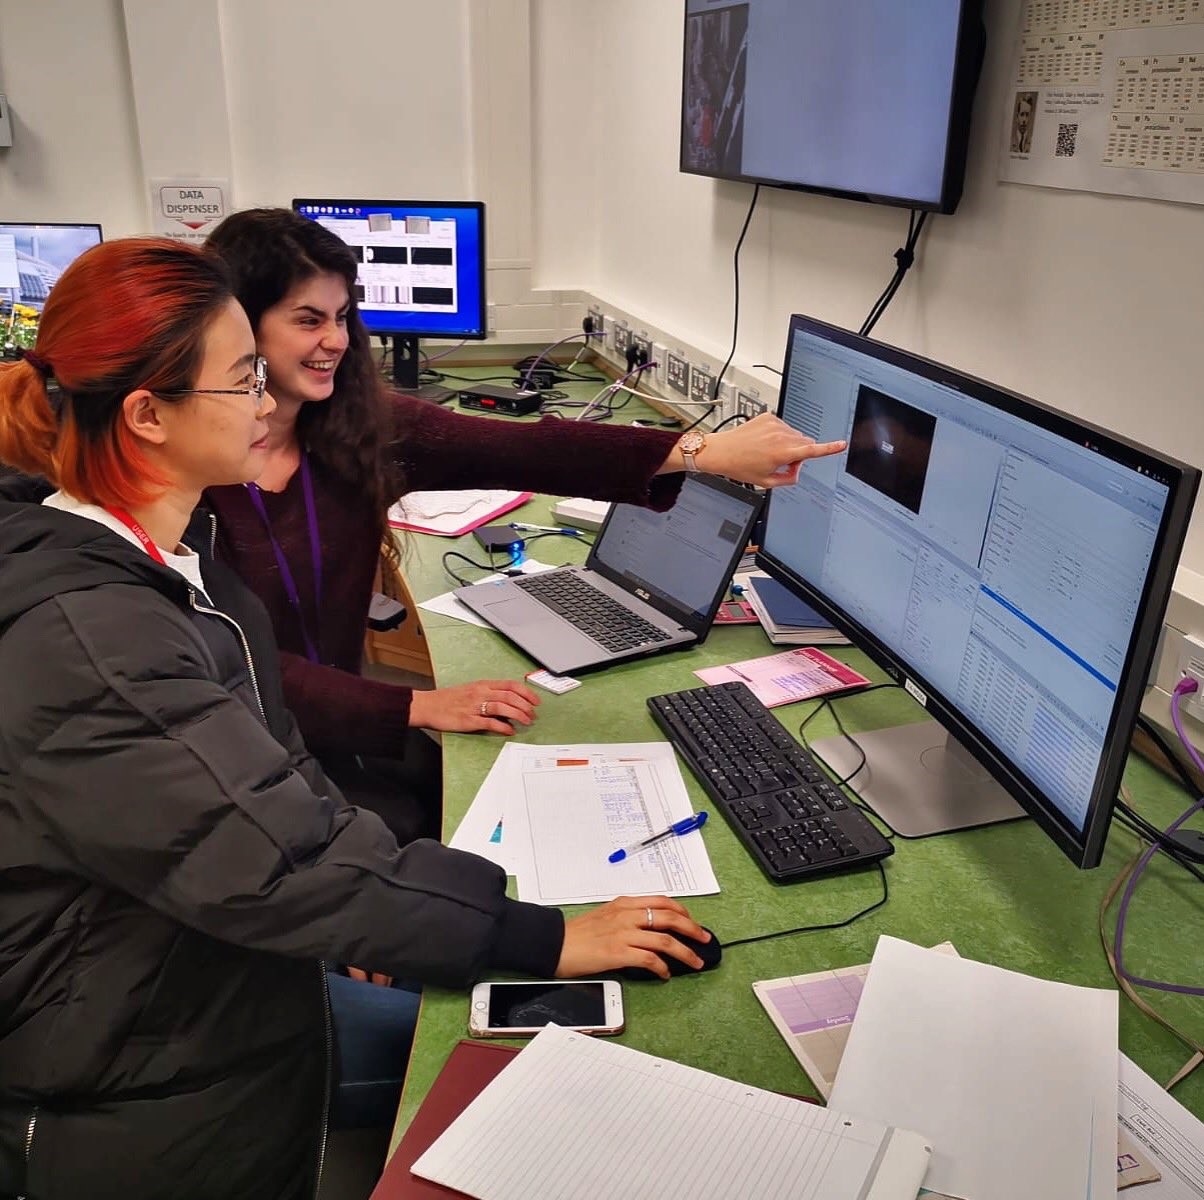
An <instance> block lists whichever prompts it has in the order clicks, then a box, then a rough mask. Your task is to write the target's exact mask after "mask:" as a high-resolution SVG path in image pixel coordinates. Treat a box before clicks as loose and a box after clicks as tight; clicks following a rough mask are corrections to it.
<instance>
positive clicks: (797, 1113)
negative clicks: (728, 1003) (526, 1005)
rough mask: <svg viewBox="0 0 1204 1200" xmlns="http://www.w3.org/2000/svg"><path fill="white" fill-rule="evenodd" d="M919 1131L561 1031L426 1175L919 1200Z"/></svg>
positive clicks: (501, 1183) (483, 1184) (495, 1094)
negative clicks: (860, 1117) (900, 1128)
mask: <svg viewBox="0 0 1204 1200" xmlns="http://www.w3.org/2000/svg"><path fill="white" fill-rule="evenodd" d="M929 1156H930V1150H929V1147H928V1146H927V1144H926V1143H925V1141H924V1139H923V1138H921V1137H920V1136H919V1135H918V1134H914V1133H907V1132H905V1131H902V1130H897V1129H891V1128H890V1127H888V1126H885V1125H881V1124H878V1123H877V1122H874V1121H863V1120H860V1119H858V1118H853V1117H847V1116H844V1115H843V1114H841V1113H837V1112H834V1111H832V1110H831V1109H826V1108H820V1107H819V1106H817V1105H813V1104H805V1103H802V1102H800V1101H798V1100H791V1099H789V1098H788V1097H785V1096H779V1095H776V1094H775V1093H773V1092H766V1091H762V1090H761V1089H760V1088H753V1087H748V1086H746V1085H745V1084H741V1083H736V1082H734V1081H733V1080H730V1079H723V1078H721V1077H720V1076H718V1075H711V1074H708V1073H707V1072H705V1071H699V1070H696V1069H695V1068H693V1067H685V1066H682V1065H680V1064H679V1063H673V1062H669V1061H668V1060H667V1059H662V1058H654V1057H652V1056H651V1055H648V1054H641V1053H640V1052H639V1051H638V1050H631V1049H628V1048H627V1047H626V1046H620V1045H617V1044H615V1043H608V1042H603V1041H598V1040H596V1039H594V1038H590V1037H587V1036H586V1035H584V1034H579V1033H573V1032H570V1031H569V1030H565V1029H561V1028H559V1027H558V1026H554V1025H550V1026H548V1027H547V1028H546V1029H544V1030H542V1031H541V1032H540V1033H539V1035H538V1036H537V1037H536V1038H535V1039H534V1040H533V1041H532V1042H531V1043H530V1045H528V1046H527V1047H526V1048H525V1049H524V1050H523V1051H522V1053H521V1054H519V1055H518V1056H517V1057H516V1058H515V1059H514V1061H513V1062H511V1063H510V1064H509V1065H508V1066H507V1067H506V1069H505V1070H504V1071H502V1073H501V1074H500V1075H499V1076H498V1077H497V1078H496V1079H494V1080H493V1081H492V1082H491V1083H490V1084H489V1085H488V1087H486V1088H485V1089H484V1090H483V1091H482V1092H481V1094H480V1095H479V1096H478V1097H477V1098H476V1099H475V1100H474V1101H473V1102H472V1103H471V1104H470V1105H469V1106H468V1107H467V1108H466V1109H465V1110H464V1112H463V1113H461V1114H460V1116H459V1117H458V1118H457V1119H456V1120H455V1121H454V1122H453V1123H452V1125H451V1126H449V1128H448V1129H447V1130H446V1132H445V1133H444V1134H443V1136H442V1137H440V1138H439V1139H438V1140H437V1141H436V1142H435V1143H434V1144H433V1145H432V1146H431V1147H430V1148H429V1149H428V1150H427V1151H426V1153H425V1154H423V1155H422V1157H421V1158H419V1159H418V1161H417V1162H416V1163H415V1164H414V1166H413V1168H412V1169H413V1173H414V1174H415V1175H418V1176H421V1177H422V1178H423V1179H429V1180H431V1181H433V1182H435V1183H439V1184H442V1185H444V1186H445V1187H451V1188H456V1189H457V1190H459V1191H461V1192H466V1193H467V1194H468V1195H470V1196H474V1197H477V1200H531V1198H532V1197H544V1196H549V1197H550V1196H555V1197H557V1200H597V1197H599V1196H607V1195H615V1196H623V1197H624V1198H625V1200H640V1198H647V1200H708V1198H710V1197H715V1198H716V1200H718V1198H720V1197H722V1198H723V1200H730V1198H731V1197H749V1198H750V1200H751V1198H753V1197H755V1198H756V1200H846V1198H847V1200H915V1196H916V1193H917V1192H918V1190H919V1187H920V1184H921V1183H922V1182H923V1178H924V1172H925V1171H926V1170H927V1166H928V1160H929Z"/></svg>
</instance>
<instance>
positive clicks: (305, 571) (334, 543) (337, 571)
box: [204, 396, 681, 756]
mask: <svg viewBox="0 0 1204 1200" xmlns="http://www.w3.org/2000/svg"><path fill="white" fill-rule="evenodd" d="M394 409H395V417H396V437H397V441H398V443H399V461H400V464H401V466H402V469H403V472H404V478H405V480H406V484H407V490H411V491H429V490H450V489H453V488H508V489H515V490H522V491H532V492H544V493H547V494H549V495H554V496H588V497H590V498H592V499H599V500H618V501H623V502H627V503H632V504H646V505H648V506H650V507H652V508H655V509H658V510H664V509H667V508H669V507H670V506H671V505H672V504H673V502H674V501H675V500H676V499H677V493H678V490H679V488H680V486H681V476H680V475H661V476H657V475H656V474H655V472H656V470H657V468H658V467H659V466H660V465H661V464H662V463H663V462H664V461H665V458H666V457H667V456H668V454H669V452H670V450H671V449H672V448H673V445H674V443H675V442H676V440H677V434H675V433H673V432H671V431H667V430H653V429H638V428H632V427H630V426H621V425H615V426H609V425H595V424H592V423H584V422H577V421H565V420H559V419H556V418H545V419H544V420H542V421H540V422H538V423H537V424H525V423H518V422H515V423H513V424H511V423H509V422H505V421H500V420H483V419H481V418H480V417H470V416H465V415H463V414H461V413H456V412H451V411H448V410H446V409H443V408H440V407H438V406H437V405H434V404H429V403H427V402H425V401H422V400H412V399H407V398H405V397H400V396H399V397H396V398H395V400H394ZM312 471H313V485H314V501H315V507H316V509H317V514H318V525H319V530H320V534H321V544H322V611H321V612H320V613H315V612H314V587H313V570H312V568H311V565H310V553H309V533H308V529H307V526H306V520H305V503H304V499H303V496H302V490H301V480H300V472H294V474H293V477H292V478H291V479H290V480H289V482H288V486H287V487H286V488H285V489H284V491H283V492H264V493H263V500H264V504H265V506H266V508H267V512H268V516H269V518H270V520H271V522H272V530H273V532H274V533H275V535H276V538H277V540H278V541H279V542H280V545H281V548H282V549H283V551H284V554H285V557H286V559H287V560H288V564H289V567H290V569H291V571H292V574H293V579H294V581H295V582H296V585H297V591H298V593H299V594H300V597H301V605H302V609H303V611H304V613H305V619H306V623H307V625H308V628H309V629H310V631H311V633H313V632H315V631H316V634H317V642H318V653H319V655H320V656H321V659H322V665H318V664H315V663H311V662H310V661H309V660H308V659H307V658H306V657H305V645H304V640H303V639H302V636H301V626H300V622H299V621H298V620H297V616H296V614H295V612H294V611H293V609H292V606H291V605H290V604H289V602H288V598H287V596H286V595H285V592H284V587H283V585H282V584H281V581H280V571H279V569H278V568H277V566H276V560H275V557H274V556H273V554H272V551H271V548H270V546H269V544H268V540H267V536H266V534H265V532H264V528H263V523H262V521H261V520H260V518H259V515H258V514H257V513H256V511H255V509H254V508H253V507H252V506H251V502H250V500H249V498H248V495H247V490H246V488H244V487H241V486H232V487H216V488H209V489H208V490H207V491H206V492H205V497H204V499H205V503H206V504H207V505H208V507H209V508H210V509H211V510H212V511H213V513H214V514H215V515H216V517H217V530H218V532H217V544H216V553H217V557H218V558H220V559H221V560H223V561H224V562H227V563H229V564H230V566H232V567H233V568H234V570H235V571H237V572H238V574H239V575H241V576H242V578H243V580H244V581H245V582H246V583H247V585H248V586H249V587H250V588H251V589H252V590H253V591H254V592H255V593H256V594H257V595H258V596H259V598H260V599H261V600H262V601H263V603H264V604H265V605H266V606H267V610H268V612H269V614H270V615H271V618H272V624H273V626H274V627H275V630H276V642H277V645H278V646H279V647H280V651H281V653H280V660H281V667H282V670H283V674H284V694H285V699H286V701H287V702H288V706H289V707H290V708H291V709H292V710H293V713H294V714H295V716H296V718H297V722H298V724H299V725H300V727H301V733H302V736H303V737H304V738H305V742H306V745H308V746H309V748H310V749H311V750H313V751H315V752H316V753H319V754H321V753H328V752H332V751H334V752H347V753H356V754H378V755H389V756H397V755H400V754H401V753H403V742H404V735H405V731H406V729H407V727H408V725H409V715H410V697H411V694H412V693H411V691H410V689H409V688H403V687H396V686H394V685H393V684H388V683H378V682H376V681H375V680H370V679H364V678H362V677H361V676H360V668H361V663H362V659H363V647H364V631H365V628H366V626H367V621H368V604H369V602H370V600H371V597H372V581H373V577H374V576H375V574H376V566H377V561H378V550H379V546H378V540H377V522H376V519H375V516H374V514H373V512H372V509H371V506H370V505H369V504H367V503H366V502H365V500H364V497H363V496H362V495H361V494H360V493H359V491H358V489H356V488H354V487H351V486H349V485H347V484H346V483H343V482H342V481H340V480H339V479H337V478H335V477H333V476H332V475H331V474H330V473H329V472H328V471H326V470H324V469H323V468H322V466H321V465H320V464H319V463H317V462H313V463H312ZM326 664H329V665H326Z"/></svg>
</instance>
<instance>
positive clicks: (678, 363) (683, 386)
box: [665, 352, 691, 396]
mask: <svg viewBox="0 0 1204 1200" xmlns="http://www.w3.org/2000/svg"><path fill="white" fill-rule="evenodd" d="M690 377H691V376H690V363H689V360H688V359H684V358H682V357H681V356H680V355H677V354H673V353H672V352H670V353H669V354H667V355H666V356H665V383H666V384H668V386H669V387H670V388H672V389H673V391H675V392H679V393H680V394H681V395H683V396H688V395H689V394H690Z"/></svg>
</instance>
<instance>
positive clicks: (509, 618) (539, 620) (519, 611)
mask: <svg viewBox="0 0 1204 1200" xmlns="http://www.w3.org/2000/svg"><path fill="white" fill-rule="evenodd" d="M481 615H482V616H483V617H485V619H486V620H488V621H492V622H494V623H495V624H497V625H499V626H500V627H501V628H503V629H505V630H506V631H507V632H509V631H510V630H518V629H533V628H537V627H539V626H544V627H545V628H546V626H547V623H548V618H549V617H550V616H551V615H552V614H551V613H549V612H548V610H547V609H546V608H544V606H543V605H542V604H540V603H539V601H538V600H532V599H531V597H530V596H514V597H513V598H511V599H509V600H499V601H498V602H497V603H496V604H483V605H482V606H481Z"/></svg>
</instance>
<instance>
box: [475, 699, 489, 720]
mask: <svg viewBox="0 0 1204 1200" xmlns="http://www.w3.org/2000/svg"><path fill="white" fill-rule="evenodd" d="M477 712H479V713H480V714H481V716H483V717H487V716H489V701H488V700H482V701H481V703H480V706H479V707H478V708H477Z"/></svg>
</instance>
